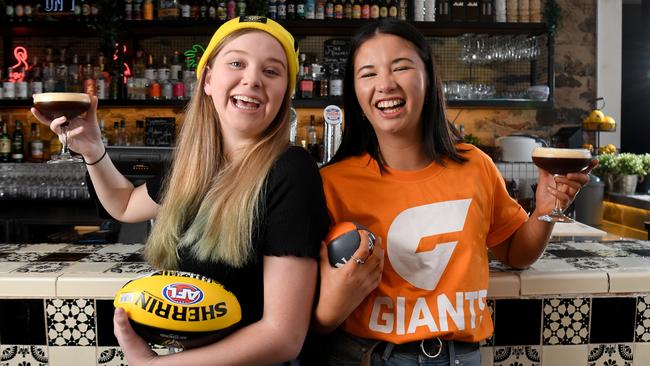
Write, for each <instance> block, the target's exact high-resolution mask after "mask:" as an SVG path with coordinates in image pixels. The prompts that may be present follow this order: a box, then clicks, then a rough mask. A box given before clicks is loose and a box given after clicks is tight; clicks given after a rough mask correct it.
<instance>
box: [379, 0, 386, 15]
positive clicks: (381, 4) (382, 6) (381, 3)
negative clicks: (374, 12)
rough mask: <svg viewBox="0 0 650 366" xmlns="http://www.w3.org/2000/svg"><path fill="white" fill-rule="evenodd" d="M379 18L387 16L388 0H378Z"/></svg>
mask: <svg viewBox="0 0 650 366" xmlns="http://www.w3.org/2000/svg"><path fill="white" fill-rule="evenodd" d="M379 18H381V19H384V18H388V0H379Z"/></svg>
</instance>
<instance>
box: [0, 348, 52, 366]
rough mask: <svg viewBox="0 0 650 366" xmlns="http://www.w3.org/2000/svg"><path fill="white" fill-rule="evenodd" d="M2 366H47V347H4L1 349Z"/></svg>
mask: <svg viewBox="0 0 650 366" xmlns="http://www.w3.org/2000/svg"><path fill="white" fill-rule="evenodd" d="M0 352H1V355H0V365H2V366H47V365H48V355H47V347H46V346H22V345H21V346H18V345H3V346H2V347H0Z"/></svg>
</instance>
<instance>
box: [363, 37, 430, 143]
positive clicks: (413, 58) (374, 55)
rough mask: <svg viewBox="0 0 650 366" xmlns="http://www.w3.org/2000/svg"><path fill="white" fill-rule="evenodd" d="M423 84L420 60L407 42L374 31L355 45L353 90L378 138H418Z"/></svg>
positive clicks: (424, 83)
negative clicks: (368, 37)
mask: <svg viewBox="0 0 650 366" xmlns="http://www.w3.org/2000/svg"><path fill="white" fill-rule="evenodd" d="M426 88H427V75H426V71H425V66H424V62H423V61H422V59H421V58H420V56H419V54H418V52H417V50H416V49H415V46H414V45H413V44H412V43H411V42H409V41H407V40H405V39H403V38H401V37H397V36H394V35H392V34H377V35H375V36H373V37H372V38H370V39H368V40H367V41H365V42H364V43H363V44H362V45H361V46H360V47H359V48H358V50H357V52H356V54H355V58H354V90H355V92H356V94H357V99H358V101H359V105H360V106H361V109H362V110H363V113H364V114H365V115H366V117H367V118H368V120H369V121H370V124H372V127H373V129H374V130H375V133H376V134H377V138H378V139H379V140H380V141H382V140H384V141H385V139H386V138H393V137H398V138H400V139H404V138H407V139H408V140H410V141H420V135H421V132H420V121H421V115H422V106H423V104H424V97H425V94H426ZM411 139H416V140H411Z"/></svg>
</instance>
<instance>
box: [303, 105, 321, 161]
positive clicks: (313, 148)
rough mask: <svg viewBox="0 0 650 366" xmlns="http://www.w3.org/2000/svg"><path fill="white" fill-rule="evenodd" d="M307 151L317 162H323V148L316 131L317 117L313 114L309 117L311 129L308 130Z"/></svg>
mask: <svg viewBox="0 0 650 366" xmlns="http://www.w3.org/2000/svg"><path fill="white" fill-rule="evenodd" d="M307 150H309V154H311V156H312V157H313V158H314V160H316V161H317V162H321V160H322V158H321V148H320V141H319V139H318V131H317V130H316V117H315V116H314V115H313V114H312V115H310V116H309V127H308V128H307Z"/></svg>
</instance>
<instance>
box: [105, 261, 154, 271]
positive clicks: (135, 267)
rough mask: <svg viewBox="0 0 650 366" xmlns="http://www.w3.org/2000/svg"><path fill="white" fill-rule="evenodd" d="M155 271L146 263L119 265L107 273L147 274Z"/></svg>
mask: <svg viewBox="0 0 650 366" xmlns="http://www.w3.org/2000/svg"><path fill="white" fill-rule="evenodd" d="M152 271H154V268H153V267H151V266H150V265H148V264H146V263H140V262H134V263H118V264H116V265H115V266H113V267H111V268H109V269H108V271H107V272H113V273H147V272H152Z"/></svg>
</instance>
